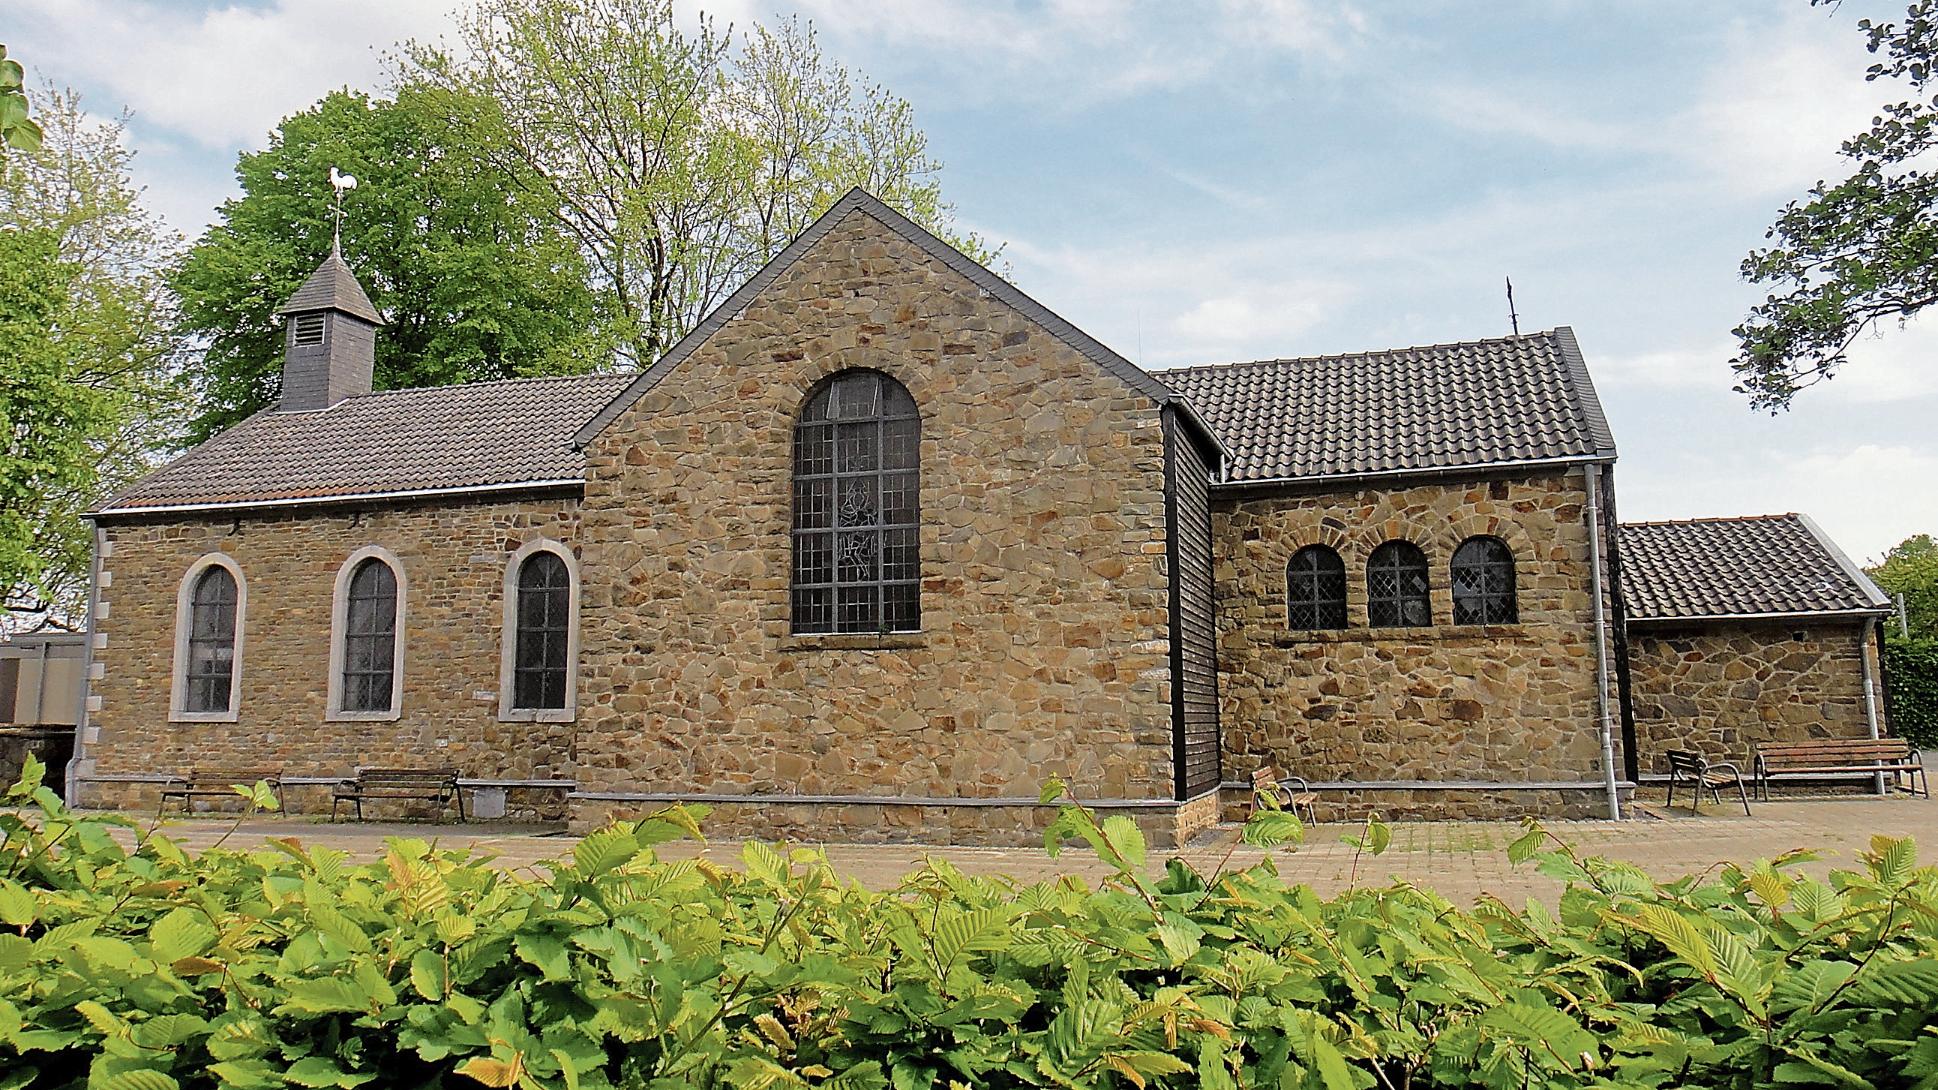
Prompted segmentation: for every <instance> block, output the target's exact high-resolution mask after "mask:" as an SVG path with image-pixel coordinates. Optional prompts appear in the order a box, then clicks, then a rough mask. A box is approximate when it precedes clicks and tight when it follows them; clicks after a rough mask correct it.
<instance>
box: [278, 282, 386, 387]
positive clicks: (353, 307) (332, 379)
mask: <svg viewBox="0 0 1938 1090" xmlns="http://www.w3.org/2000/svg"><path fill="white" fill-rule="evenodd" d="M276 313H278V314H280V315H282V316H283V318H284V330H283V343H284V355H283V395H282V400H281V401H280V402H279V403H278V404H277V406H276V408H277V410H278V411H280V412H311V411H314V410H317V409H327V408H329V407H330V406H332V405H335V404H336V403H337V402H339V401H342V400H343V399H344V398H346V397H352V396H355V395H357V394H367V393H369V392H370V383H371V374H372V372H373V371H374V370H375V368H376V364H377V327H378V326H380V325H382V324H383V316H382V315H380V314H378V313H377V308H376V307H375V306H373V305H372V304H371V302H370V297H369V296H368V295H365V294H364V291H363V285H361V284H359V283H357V278H356V276H355V274H353V273H351V272H350V266H349V265H347V264H345V263H344V261H343V255H342V254H341V253H340V252H338V250H337V248H336V246H334V245H332V246H331V248H330V255H329V256H328V257H326V258H324V259H323V263H322V264H321V265H318V266H317V267H316V271H315V272H313V273H311V274H310V278H309V279H308V280H305V281H303V286H302V287H300V288H297V289H296V294H294V295H292V296H290V297H289V302H287V303H284V304H283V305H282V307H281V309H279V310H278V311H277V312H276Z"/></svg>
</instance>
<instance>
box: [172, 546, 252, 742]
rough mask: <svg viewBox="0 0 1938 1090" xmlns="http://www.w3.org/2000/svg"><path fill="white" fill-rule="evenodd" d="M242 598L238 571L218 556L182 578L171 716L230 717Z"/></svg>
mask: <svg viewBox="0 0 1938 1090" xmlns="http://www.w3.org/2000/svg"><path fill="white" fill-rule="evenodd" d="M247 594H248V592H247V590H246V588H245V587H244V586H243V583H242V573H241V569H239V568H237V567H236V566H235V561H233V560H230V559H229V558H228V557H226V556H223V555H221V554H219V553H211V554H210V555H208V556H206V557H203V558H202V559H201V560H200V561H197V562H196V564H195V565H194V566H193V567H191V568H190V569H189V570H188V573H187V574H186V575H184V576H183V577H182V587H181V591H180V592H179V594H178V596H177V598H176V603H175V610H176V620H175V686H174V697H173V706H172V709H171V712H172V717H173V718H175V719H178V720H184V721H198V720H200V721H212V720H213V721H224V722H232V721H234V719H235V718H236V709H237V705H238V704H239V701H238V699H237V697H238V696H239V688H238V687H239V685H240V682H241V672H242V624H243V607H244V605H245V602H246V599H247Z"/></svg>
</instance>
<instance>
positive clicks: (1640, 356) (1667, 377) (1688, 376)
mask: <svg viewBox="0 0 1938 1090" xmlns="http://www.w3.org/2000/svg"><path fill="white" fill-rule="evenodd" d="M1732 353H1733V348H1732V346H1731V345H1729V344H1727V343H1718V344H1715V345H1711V346H1708V347H1706V348H1700V349H1682V348H1668V349H1662V350H1660V351H1654V352H1638V353H1634V354H1631V355H1605V356H1597V357H1596V358H1595V360H1594V369H1595V385H1596V386H1598V387H1605V388H1609V389H1622V388H1629V387H1634V388H1642V389H1651V390H1710V391H1713V390H1716V389H1718V388H1721V389H1728V388H1729V386H1730V384H1731V383H1733V382H1734V381H1735V379H1734V377H1733V376H1732V374H1731V372H1730V369H1729V361H1730V357H1731V355H1732Z"/></svg>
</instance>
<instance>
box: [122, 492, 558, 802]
mask: <svg viewBox="0 0 1938 1090" xmlns="http://www.w3.org/2000/svg"><path fill="white" fill-rule="evenodd" d="M578 506H579V505H578V500H577V499H576V498H551V499H531V500H525V501H517V502H500V503H452V504H445V505H435V506H433V505H418V506H400V507H394V508H388V509H375V510H363V511H361V512H357V513H353V512H350V511H337V512H332V513H321V514H304V515H289V514H282V515H261V514H247V513H245V514H243V515H242V517H241V518H240V520H239V521H238V520H237V519H236V518H235V517H234V516H232V515H220V516H218V517H213V518H194V517H183V518H180V519H178V520H176V521H170V522H153V523H109V524H108V525H107V527H106V529H107V541H108V549H107V553H106V555H105V557H104V559H103V562H102V571H103V579H102V584H103V585H102V588H101V602H102V604H103V606H105V609H104V610H103V611H102V612H101V616H100V619H99V621H98V624H97V631H98V632H99V633H100V634H101V635H102V636H104V637H105V638H106V643H105V646H101V647H99V648H98V649H97V650H96V652H95V661H96V664H97V666H98V668H99V676H98V677H97V679H96V680H95V681H94V683H93V688H92V692H93V694H94V695H96V696H98V697H99V698H100V700H99V710H98V711H96V712H94V713H93V715H92V718H91V725H92V726H93V727H94V728H96V730H97V731H98V734H97V736H96V738H95V740H94V741H93V742H92V744H90V745H89V746H88V747H87V754H86V756H87V757H88V758H90V759H91V760H92V762H93V767H92V770H91V772H92V774H94V775H130V774H133V775H143V774H156V773H163V774H177V773H181V772H184V771H187V770H189V769H192V768H195V767H198V766H199V767H205V768H261V767H264V766H269V765H273V766H281V767H282V769H283V771H284V773H285V774H286V775H290V776H343V775H348V774H350V773H352V772H354V771H355V770H356V769H357V768H358V767H359V766H366V767H397V766H404V767H427V766H445V765H450V766H455V767H456V768H458V769H459V771H460V772H461V773H462V774H463V775H465V776H467V777H475V778H498V779H519V780H527V779H552V778H570V776H571V743H572V738H571V732H572V730H573V726H572V724H570V723H501V722H499V721H498V701H497V690H498V676H499V674H498V671H499V644H500V627H501V618H502V612H501V611H502V609H503V594H504V572H505V564H506V561H507V560H508V559H509V557H510V554H511V553H512V551H513V550H515V549H517V548H518V547H519V545H521V544H523V543H524V542H526V541H529V540H531V539H533V538H535V537H543V538H548V539H551V540H554V541H560V542H563V543H565V544H566V545H568V546H570V545H571V544H572V543H573V542H574V540H575V539H576V537H577V532H578V531H577V526H578ZM366 545H379V546H382V547H384V548H386V549H389V550H390V551H391V552H392V553H394V554H396V556H397V558H398V559H399V560H400V561H401V562H402V565H403V569H404V579H405V592H404V593H405V613H404V633H405V639H404V665H403V678H404V681H403V692H402V699H401V703H400V712H401V714H400V716H399V718H398V719H396V720H395V721H391V722H326V721H325V718H324V716H325V711H326V693H327V683H328V673H329V661H330V625H331V608H332V592H333V590H334V588H335V585H336V579H337V571H338V569H339V568H340V567H342V565H343V563H344V561H345V560H346V559H347V558H348V557H349V556H350V554H351V553H352V552H354V551H356V550H357V549H360V548H362V547H364V546H366ZM212 552H220V553H224V554H227V555H228V556H230V557H232V558H233V559H234V560H235V561H236V562H237V564H238V565H239V566H240V567H241V570H242V574H243V577H244V579H245V581H246V592H247V605H246V610H245V612H244V616H243V633H242V641H241V642H242V670H241V676H240V678H239V681H238V684H239V685H240V686H241V691H240V695H241V701H240V705H239V707H238V709H237V712H238V715H237V719H236V721H235V722H233V723H210V722H184V723H174V722H170V721H169V704H170V685H171V682H172V678H173V662H172V660H173V657H174V647H175V603H176V592H177V589H178V588H179V587H180V585H181V581H182V576H183V574H184V573H185V572H186V571H187V570H188V568H189V566H190V565H191V564H193V563H194V562H195V561H196V560H198V559H199V558H201V557H202V556H204V555H206V554H208V553H212ZM581 684H583V681H581ZM320 794H321V793H320V792H319V791H316V790H311V791H308V792H303V791H297V792H294V793H293V797H296V798H298V799H299V800H300V804H301V805H302V806H304V807H310V806H313V805H314V804H315V801H316V797H318V796H319V795H320ZM84 797H85V798H86V799H87V800H88V801H90V802H94V803H98V804H109V805H152V801H151V800H152V798H153V788H152V787H151V786H147V785H121V784H115V783H111V782H110V783H96V784H93V785H91V786H90V787H89V789H88V791H87V792H86V794H85V796H84ZM323 805H324V807H325V808H327V806H328V803H327V799H325V801H324V802H323Z"/></svg>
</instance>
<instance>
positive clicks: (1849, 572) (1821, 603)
mask: <svg viewBox="0 0 1938 1090" xmlns="http://www.w3.org/2000/svg"><path fill="white" fill-rule="evenodd" d="M1620 542H1621V560H1622V601H1623V603H1624V604H1625V605H1626V606H1627V607H1628V616H1629V619H1630V620H1631V621H1673V620H1685V619H1694V618H1702V617H1739V616H1755V615H1758V614H1793V613H1850V612H1871V613H1882V612H1885V611H1886V610H1887V609H1888V607H1889V601H1888V600H1887V599H1886V598H1885V597H1884V594H1883V593H1882V592H1881V591H1879V590H1878V589H1877V586H1876V585H1875V584H1873V583H1872V582H1871V581H1870V579H1869V578H1868V577H1866V576H1865V575H1864V573H1863V572H1862V571H1860V570H1859V569H1858V567H1857V566H1856V565H1855V564H1852V563H1851V561H1850V558H1849V557H1847V556H1845V555H1844V553H1843V551H1842V550H1840V549H1838V548H1837V546H1836V544H1835V543H1834V542H1832V541H1831V540H1830V539H1829V538H1828V537H1826V536H1824V533H1823V531H1822V530H1820V529H1818V527H1817V524H1816V523H1814V522H1812V521H1810V519H1808V518H1806V517H1805V516H1803V515H1794V514H1791V515H1759V516H1752V517H1748V518H1717V519H1692V520H1689V521H1687V522H1630V523H1624V524H1623V525H1622V528H1621V537H1620Z"/></svg>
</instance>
